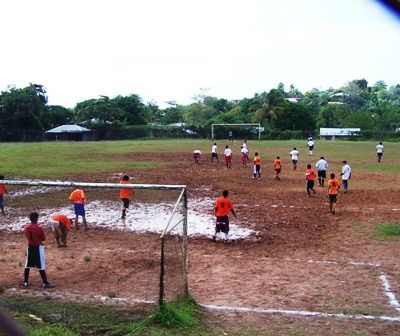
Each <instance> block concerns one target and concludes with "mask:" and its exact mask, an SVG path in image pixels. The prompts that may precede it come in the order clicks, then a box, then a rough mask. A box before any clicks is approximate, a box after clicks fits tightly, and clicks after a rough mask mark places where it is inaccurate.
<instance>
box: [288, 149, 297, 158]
mask: <svg viewBox="0 0 400 336" xmlns="http://www.w3.org/2000/svg"><path fill="white" fill-rule="evenodd" d="M289 155H290V156H291V157H292V160H298V159H299V151H298V150H297V149H293V150H292V151H291V152H290V153H289Z"/></svg>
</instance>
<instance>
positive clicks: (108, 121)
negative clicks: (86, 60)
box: [0, 79, 400, 141]
mask: <svg viewBox="0 0 400 336" xmlns="http://www.w3.org/2000/svg"><path fill="white" fill-rule="evenodd" d="M168 105H169V107H167V108H163V109H161V108H159V107H158V106H157V105H156V104H155V103H153V102H149V103H147V104H146V103H144V102H143V100H142V99H141V97H140V96H139V95H137V94H131V95H129V96H117V97H114V98H109V97H106V96H100V97H99V98H97V99H89V100H85V101H82V102H79V103H77V104H76V106H75V107H74V108H72V109H70V108H66V107H63V106H59V105H49V104H48V96H47V93H46V90H45V88H44V86H43V85H41V84H30V85H29V86H27V87H24V88H17V87H15V86H10V87H8V88H7V90H6V91H3V92H1V94H0V127H1V130H2V132H1V133H0V140H1V141H33V140H42V139H44V134H45V133H44V132H45V131H46V130H48V129H51V128H54V127H57V126H60V125H63V124H78V125H82V126H85V127H88V128H90V129H91V130H94V131H95V133H96V134H97V138H98V139H124V138H137V137H148V136H155V135H158V136H165V137H168V136H171V137H179V136H188V133H183V132H182V130H181V129H175V128H170V127H167V125H170V124H172V123H184V124H186V125H187V126H186V127H188V128H191V129H194V130H196V132H192V133H190V134H191V135H194V134H195V135H196V136H204V137H206V136H210V125H211V124H214V123H260V124H261V125H262V127H264V132H263V134H264V137H267V138H268V135H270V136H271V135H272V134H273V135H274V136H271V137H274V138H280V135H285V134H286V135H287V136H289V137H296V136H303V135H304V134H317V133H318V129H319V128H320V127H359V128H361V129H362V130H363V134H364V135H365V136H366V137H370V138H388V137H392V138H396V137H397V133H398V131H399V127H400V84H397V85H394V86H391V87H388V86H387V85H386V83H385V82H384V81H378V82H376V83H375V84H374V85H371V86H370V85H368V82H367V81H366V80H365V79H360V80H352V81H350V82H348V83H347V84H346V85H344V86H343V87H340V88H329V89H327V90H318V89H312V90H310V91H307V92H304V93H303V92H301V91H300V90H298V89H297V88H296V87H294V86H293V85H291V86H290V87H289V88H288V89H286V88H285V86H284V85H283V84H282V83H281V84H279V85H278V86H277V87H276V88H273V89H271V90H269V91H268V92H266V91H265V92H262V93H256V94H255V95H254V96H253V97H251V98H244V99H241V100H237V101H230V100H227V99H224V98H217V97H212V96H209V95H207V91H206V90H202V91H201V93H200V94H198V95H196V96H195V97H193V102H192V103H191V104H188V105H181V104H177V103H175V102H173V101H171V102H168ZM157 132H158V133H157Z"/></svg>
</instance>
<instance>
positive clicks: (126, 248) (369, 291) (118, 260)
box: [0, 153, 400, 335]
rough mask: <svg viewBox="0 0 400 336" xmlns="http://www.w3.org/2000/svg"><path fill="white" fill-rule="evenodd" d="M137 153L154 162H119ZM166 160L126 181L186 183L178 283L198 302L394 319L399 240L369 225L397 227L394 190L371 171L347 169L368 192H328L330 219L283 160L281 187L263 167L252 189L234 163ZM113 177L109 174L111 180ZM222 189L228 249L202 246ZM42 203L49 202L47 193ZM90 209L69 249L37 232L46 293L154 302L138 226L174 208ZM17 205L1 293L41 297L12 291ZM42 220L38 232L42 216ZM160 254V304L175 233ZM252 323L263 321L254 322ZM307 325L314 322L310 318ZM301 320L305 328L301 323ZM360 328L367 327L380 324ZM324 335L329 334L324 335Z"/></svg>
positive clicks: (154, 270)
mask: <svg viewBox="0 0 400 336" xmlns="http://www.w3.org/2000/svg"><path fill="white" fill-rule="evenodd" d="M138 157H140V159H141V160H151V159H154V160H155V161H156V160H160V154H157V156H156V154H151V153H142V154H140V155H136V156H135V155H132V157H127V159H135V158H138ZM167 158H168V160H170V161H171V164H170V165H168V166H167V167H165V168H157V169H150V170H146V171H135V172H128V174H130V175H133V176H135V178H137V179H138V180H140V182H141V183H160V184H163V183H168V184H175V183H176V184H186V185H187V186H188V190H189V217H190V219H189V228H190V230H189V233H190V234H191V237H190V239H189V268H190V269H189V282H190V284H189V286H190V292H191V293H192V295H193V296H194V297H195V298H196V299H197V300H198V301H199V302H200V303H202V304H212V305H217V306H229V307H248V308H274V309H288V310H294V311H311V312H326V313H334V314H340V313H344V314H347V315H368V316H375V317H379V316H388V317H399V316H400V306H398V307H397V306H396V302H397V304H398V301H397V300H399V299H400V279H399V271H400V267H399V265H398V260H399V257H400V249H399V246H400V243H399V241H398V239H394V240H381V239H379V237H378V236H377V234H376V225H377V224H378V223H399V222H400V210H399V209H400V206H399V203H398V201H399V199H400V189H399V187H398V184H396V183H393V184H392V185H391V187H388V188H382V184H381V185H379V181H381V180H385V179H390V178H392V177H390V176H388V175H385V174H382V175H379V178H376V175H377V174H374V176H373V178H372V177H371V174H369V173H363V172H358V173H357V179H358V180H359V181H365V180H368V179H369V180H370V181H371V183H370V184H369V185H368V189H366V188H363V187H362V186H363V184H362V183H359V184H358V183H357V181H351V182H352V183H351V190H350V192H349V193H348V194H343V193H340V194H339V196H338V204H337V213H336V215H332V214H330V213H329V212H328V201H327V190H326V189H325V188H324V189H322V188H319V187H316V189H317V194H316V196H315V197H313V198H307V197H306V196H307V194H306V191H305V182H304V171H303V170H304V169H302V166H301V165H302V163H300V168H298V170H296V171H293V170H291V167H290V166H289V162H286V161H284V169H283V173H282V179H281V181H275V180H274V172H273V170H272V169H269V168H270V167H264V169H263V176H262V178H261V180H260V181H258V180H256V181H255V180H252V179H251V177H252V167H251V166H249V167H248V168H243V167H241V166H240V164H239V163H237V162H235V163H234V165H233V168H232V169H231V170H226V169H224V165H223V163H222V162H219V163H213V164H212V163H210V162H208V161H206V160H205V159H204V160H203V161H202V164H201V165H196V164H194V163H193V162H192V161H191V160H190V156H188V155H187V154H184V153H179V154H176V155H175V156H173V155H171V154H168V156H167V155H166V159H167ZM236 159H237V160H238V159H239V158H238V157H237V158H236ZM315 159H316V158H314V161H315ZM234 161H235V160H234ZM269 164H270V163H269ZM118 174H119V172H116V175H115V176H118ZM96 180H97V181H104V182H115V181H117V180H116V178H114V180H113V181H110V179H109V176H96ZM374 183H377V186H376V190H374V191H373V192H371V189H373V188H374V185H373V184H374ZM225 188H226V189H229V191H230V198H231V199H232V200H233V202H234V203H235V207H236V212H237V215H238V217H237V219H235V220H233V224H234V225H235V226H232V229H231V238H232V239H231V242H229V243H227V244H224V243H223V242H222V241H218V242H212V241H211V239H210V235H211V233H212V226H213V213H212V210H211V209H212V204H213V200H214V199H215V198H216V197H218V196H219V195H220V194H221V191H222V190H223V189H225ZM10 189H11V188H10ZM57 192H58V193H59V192H60V191H57ZM65 194H67V192H65ZM139 194H140V191H136V193H135V197H138V198H140V195H139ZM21 197H22V198H24V197H25V198H24V201H22V202H21V201H18V202H17V199H20V198H21ZM26 197H28V198H26ZM41 198H42V199H45V200H46V202H48V203H49V204H52V202H51V199H52V193H51V192H47V193H45V194H43V195H41ZM56 198H57V197H54V199H56ZM66 198H67V196H65V199H66ZM91 202H92V203H91V205H90V203H89V204H88V209H89V210H90V212H92V213H93V214H96V215H93V217H92V218H90V216H88V218H90V220H89V222H90V226H91V229H90V230H89V231H87V232H84V231H83V230H79V231H76V232H75V231H72V232H71V233H70V237H69V244H68V248H66V249H57V248H56V247H55V243H54V241H53V240H52V238H51V231H50V230H49V229H47V233H48V241H47V242H46V253H47V265H48V274H49V278H50V280H51V281H53V282H54V283H55V284H56V285H57V288H56V290H55V291H54V292H55V293H57V295H61V296H63V297H67V298H68V296H71V297H72V296H73V295H78V296H79V293H84V294H85V295H92V296H97V297H107V296H110V293H113V294H116V295H117V297H120V298H125V299H124V300H128V299H129V300H148V301H156V300H157V295H158V281H159V278H158V277H159V258H160V254H159V251H160V242H159V232H160V230H159V226H158V225H156V226H152V227H149V226H146V225H144V224H143V226H141V225H139V224H138V223H139V222H141V223H142V222H143V223H144V222H148V221H151V222H153V223H155V222H160V223H163V222H165V219H166V218H168V214H169V209H171V204H173V201H171V202H169V203H168V202H165V201H163V202H161V203H159V204H158V205H159V207H158V208H157V207H156V208H154V207H153V209H152V207H151V206H150V205H151V203H148V204H146V202H143V204H139V202H138V201H135V202H136V203H137V204H136V205H135V204H134V205H133V208H132V209H130V210H129V211H130V214H129V216H130V217H128V220H127V222H128V225H127V224H126V223H125V224H123V223H121V221H120V220H118V214H119V209H118V207H119V203H118V202H116V201H115V199H114V200H112V199H109V200H107V201H104V200H102V199H99V200H95V199H92V200H91ZM135 202H134V203H135ZM13 203H14V204H13ZM28 204H29V195H28V196H26V195H24V194H23V193H22V194H21V195H20V196H15V198H14V199H10V202H9V205H10V206H13V209H8V215H7V216H4V217H1V218H0V228H1V229H2V231H0V255H1V259H0V261H1V264H0V265H1V266H2V272H1V274H0V283H3V284H5V285H6V287H7V288H9V289H8V290H7V292H8V293H12V292H13V288H15V290H14V292H15V293H16V292H18V293H20V292H24V293H26V292H28V293H30V295H32V293H41V292H42V291H40V290H39V286H40V281H39V277H38V274H37V273H36V272H34V271H33V272H32V276H31V278H32V285H31V289H30V290H28V291H23V290H21V288H20V281H21V276H22V271H23V267H22V265H23V263H24V253H25V244H26V243H25V238H24V236H23V235H22V234H21V233H20V232H19V229H20V227H21V226H22V225H23V224H24V218H23V216H24V215H26V214H27V213H29V211H31V210H33V209H32V207H29V206H28ZM153 205H154V203H153ZM35 209H36V210H39V212H40V213H41V214H42V215H43V218H46V217H48V215H49V213H51V212H52V211H65V212H68V211H70V207H69V205H68V204H67V203H66V202H65V204H60V202H58V201H57V202H54V204H52V205H51V206H47V207H46V206H36V207H35ZM154 209H158V210H154ZM146 212H147V214H146ZM99 214H101V215H99ZM146 216H147V217H146ZM154 218H156V219H157V220H155V219H154ZM150 219H151V220H150ZM135 223H136V228H135ZM43 224H44V226H45V227H46V225H48V223H47V221H46V220H44V219H43ZM124 225H125V226H124ZM139 226H140V229H138V228H139ZM136 229H137V230H136ZM9 230H14V232H10V231H9ZM210 231H211V232H210ZM167 251H168V257H167V274H166V287H167V296H168V297H173V296H174V295H175V294H176V293H178V292H179V291H180V290H181V286H180V285H181V275H180V274H181V273H180V266H181V262H182V255H181V250H180V238H179V236H173V237H171V238H170V239H169V241H168V242H167ZM89 259H90V260H89ZM382 274H383V275H384V277H385V279H386V280H387V281H388V282H389V285H390V288H389V289H388V288H387V287H386V288H385V286H384V283H383V280H382ZM391 295H392V297H391ZM393 296H394V298H395V299H394V300H393ZM218 314H222V313H221V312H219V313H218ZM229 316H231V317H232V316H235V314H233V315H232V314H231V313H230V314H227V315H226V316H225V317H223V318H224V319H225V318H226V319H228V320H230V321H231V322H229V323H232V320H231V317H229ZM233 318H234V319H236V318H237V317H233ZM254 319H255V321H257V323H261V324H262V323H263V322H260V321H262V317H260V316H258V315H257V317H254ZM266 319H269V320H273V319H274V318H272V317H269V318H266ZM300 320H301V318H300ZM301 321H303V320H301ZM308 321H309V322H310V323H319V322H318V318H312V320H311V321H310V320H308ZM316 321H317V322H316ZM229 323H228V324H229ZM300 323H303V322H300ZM304 323H307V320H306V319H305V318H304ZM334 323H336V322H334ZM338 323H339V322H338ZM340 323H345V322H340ZM363 323H364V322H363ZM365 323H366V325H368V326H370V327H371V328H372V329H373V326H375V325H379V323H380V322H379V321H378V322H377V321H375V320H374V321H366V322H365ZM368 323H370V324H368ZM382 323H384V322H382ZM393 323H394V325H393V324H390V328H389V329H390V333H389V334H393V335H395V334H396V333H394V331H396V332H397V331H398V333H399V334H400V322H393ZM368 328H369V327H366V329H365V330H367V329H368ZM350 329H351V328H350ZM350 329H349V330H350ZM378 329H379V328H378ZM344 330H345V329H344ZM368 330H369V329H368ZM324 334H328V335H329V334H332V335H335V333H334V332H333V331H332V332H330V333H329V332H327V333H324ZM376 334H379V333H376Z"/></svg>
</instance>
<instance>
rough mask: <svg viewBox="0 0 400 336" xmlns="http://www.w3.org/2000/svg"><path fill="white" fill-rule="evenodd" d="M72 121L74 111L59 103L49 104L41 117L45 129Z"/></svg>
mask: <svg viewBox="0 0 400 336" xmlns="http://www.w3.org/2000/svg"><path fill="white" fill-rule="evenodd" d="M72 123H74V113H73V111H72V110H71V109H68V108H66V107H63V106H60V105H50V106H48V108H47V113H46V115H45V116H44V117H43V126H44V127H45V128H46V129H49V128H54V127H57V126H61V125H66V124H72Z"/></svg>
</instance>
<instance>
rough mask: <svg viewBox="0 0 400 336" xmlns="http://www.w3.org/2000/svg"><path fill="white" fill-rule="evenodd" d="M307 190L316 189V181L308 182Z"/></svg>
mask: <svg viewBox="0 0 400 336" xmlns="http://www.w3.org/2000/svg"><path fill="white" fill-rule="evenodd" d="M307 189H314V180H307Z"/></svg>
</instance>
